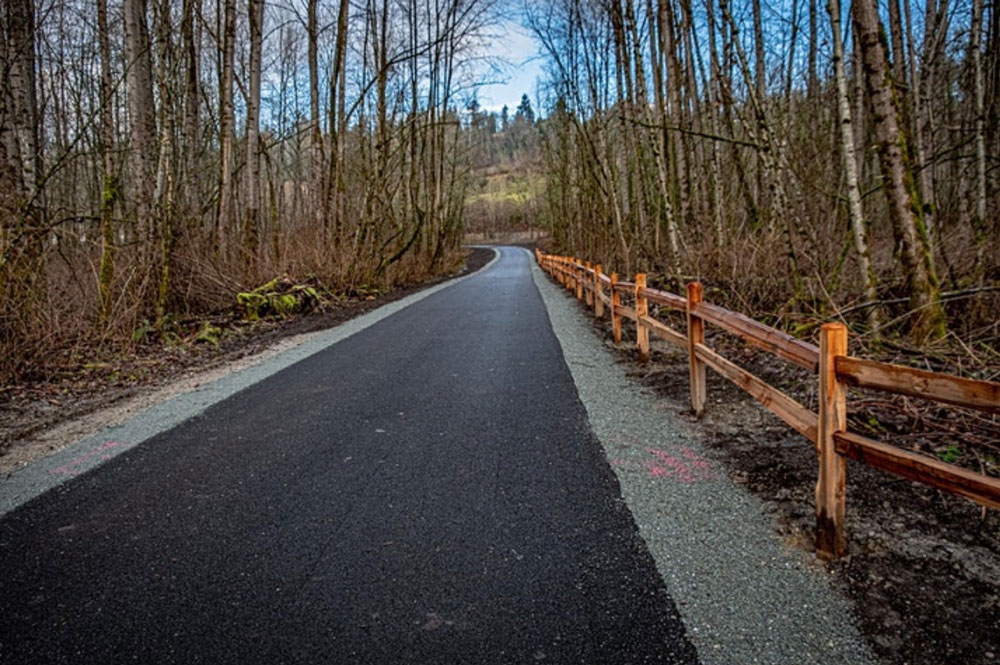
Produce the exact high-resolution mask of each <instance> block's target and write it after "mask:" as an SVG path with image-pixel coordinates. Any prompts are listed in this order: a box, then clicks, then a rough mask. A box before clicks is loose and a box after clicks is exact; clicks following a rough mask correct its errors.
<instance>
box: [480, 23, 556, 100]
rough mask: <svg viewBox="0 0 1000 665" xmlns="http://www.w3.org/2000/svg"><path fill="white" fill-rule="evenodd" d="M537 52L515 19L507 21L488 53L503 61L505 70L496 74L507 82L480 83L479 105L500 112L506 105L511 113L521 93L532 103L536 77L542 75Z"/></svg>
mask: <svg viewBox="0 0 1000 665" xmlns="http://www.w3.org/2000/svg"><path fill="white" fill-rule="evenodd" d="M538 53H539V44H538V42H537V41H536V40H535V38H534V37H533V36H532V35H531V34H530V33H529V32H528V31H527V30H525V29H524V28H523V27H522V26H521V25H519V24H518V23H515V22H513V21H507V22H506V23H505V24H504V25H503V26H502V28H501V31H500V33H499V34H498V37H497V38H496V39H495V40H494V41H493V44H492V47H491V48H490V55H492V56H494V57H497V58H501V59H503V60H504V61H506V67H505V69H506V71H505V72H503V73H501V74H500V75H499V76H498V77H497V78H499V79H501V80H505V81H506V82H504V83H496V84H491V85H484V86H482V87H480V88H479V105H480V108H482V109H483V110H484V111H496V112H499V111H500V109H502V108H503V107H504V105H507V107H509V109H510V111H511V113H513V112H514V109H516V108H517V105H518V104H520V103H521V95H524V94H527V95H528V97H530V98H531V100H532V103H534V101H535V84H536V80H537V79H538V78H540V77H541V75H542V69H541V67H542V61H541V58H539V57H538Z"/></svg>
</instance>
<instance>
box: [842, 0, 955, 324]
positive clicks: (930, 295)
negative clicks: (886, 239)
mask: <svg viewBox="0 0 1000 665" xmlns="http://www.w3.org/2000/svg"><path fill="white" fill-rule="evenodd" d="M852 15H853V19H854V23H855V26H856V27H857V31H858V37H859V40H860V48H861V55H862V58H863V64H864V73H865V82H866V85H867V88H868V92H869V95H870V98H871V108H872V115H873V116H874V129H875V137H876V140H877V142H878V153H879V161H880V163H881V166H882V177H883V181H884V182H883V184H884V188H883V189H884V192H885V196H886V202H887V203H888V207H889V220H890V223H891V225H892V229H893V235H894V237H895V240H896V243H897V246H898V248H899V259H900V265H901V267H902V269H903V276H904V279H905V281H906V291H907V294H908V297H909V299H910V300H909V304H910V309H911V310H912V320H911V323H910V332H911V335H912V336H913V337H914V339H916V340H917V341H921V342H922V341H924V340H926V339H928V338H931V337H934V338H936V337H941V336H943V335H944V333H945V318H944V309H943V308H942V307H941V300H940V297H939V293H938V281H937V275H936V274H935V272H934V264H933V262H932V260H931V254H930V246H929V242H928V238H927V229H926V227H924V224H923V219H922V207H921V203H920V195H919V192H918V191H917V188H916V186H915V184H914V181H913V173H912V171H911V170H910V166H909V164H908V163H907V158H906V152H905V150H904V139H903V134H902V132H901V131H900V128H899V121H898V115H897V110H896V105H895V103H894V97H893V86H892V79H891V77H890V75H889V71H888V67H887V65H886V55H885V52H884V50H883V41H882V34H883V30H882V24H881V21H880V20H879V17H878V10H877V7H876V6H875V5H874V2H873V0H854V4H853V10H852Z"/></svg>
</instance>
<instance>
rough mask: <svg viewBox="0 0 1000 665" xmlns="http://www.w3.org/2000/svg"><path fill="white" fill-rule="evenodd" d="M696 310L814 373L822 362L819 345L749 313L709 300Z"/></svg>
mask: <svg viewBox="0 0 1000 665" xmlns="http://www.w3.org/2000/svg"><path fill="white" fill-rule="evenodd" d="M696 313H697V314H698V316H700V317H701V318H702V319H704V320H706V321H708V322H709V323H714V324H715V325H717V326H719V327H720V328H724V329H726V330H728V331H729V332H731V333H733V334H734V335H739V336H740V337H742V338H743V339H745V340H746V341H747V342H749V343H750V344H753V345H754V346H756V347H758V348H760V349H764V350H765V351H770V352H771V353H773V354H775V355H776V356H779V357H781V358H784V359H785V360H787V361H789V362H792V363H795V364H796V365H798V366H799V367H804V368H805V369H807V370H809V371H810V372H815V371H816V369H817V366H818V365H819V348H818V347H817V346H816V345H814V344H810V343H809V342H803V341H802V340H800V339H798V338H797V337H792V336H791V335H789V334H788V333H784V332H781V331H780V330H775V329H774V328H771V327H769V326H766V325H764V324H763V323H761V322H759V321H755V320H753V319H751V318H750V317H749V316H746V315H743V314H740V313H738V312H731V311H729V310H728V309H724V308H722V307H719V306H718V305H711V304H709V303H706V302H702V303H699V304H698V306H697V308H696Z"/></svg>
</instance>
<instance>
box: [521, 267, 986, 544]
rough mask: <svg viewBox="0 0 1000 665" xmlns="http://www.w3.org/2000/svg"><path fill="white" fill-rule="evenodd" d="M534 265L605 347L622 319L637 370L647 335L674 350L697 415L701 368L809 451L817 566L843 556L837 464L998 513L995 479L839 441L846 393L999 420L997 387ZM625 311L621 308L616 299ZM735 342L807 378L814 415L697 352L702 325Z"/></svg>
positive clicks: (841, 483)
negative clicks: (596, 328)
mask: <svg viewBox="0 0 1000 665" xmlns="http://www.w3.org/2000/svg"><path fill="white" fill-rule="evenodd" d="M535 258H536V259H537V261H538V264H539V265H540V266H541V267H542V269H544V270H545V271H546V272H547V273H548V274H549V275H550V276H551V277H552V278H553V279H555V280H556V281H557V282H559V283H560V284H562V285H563V286H564V287H565V288H566V289H568V290H571V291H575V294H576V297H577V299H578V300H582V301H585V302H586V303H587V306H588V307H590V308H592V309H593V311H594V315H595V316H597V317H598V318H604V317H605V314H606V313H607V314H609V315H610V317H611V323H612V330H613V333H614V339H615V344H621V342H622V323H621V321H622V318H627V319H630V320H632V321H633V322H635V329H636V347H637V349H638V351H639V357H640V359H642V360H645V359H648V357H649V335H650V334H651V333H652V334H653V335H654V336H656V337H659V338H661V339H663V340H665V341H666V342H668V343H669V344H672V345H674V346H676V347H678V348H681V349H684V350H685V352H686V353H687V356H688V366H689V382H690V389H691V408H692V410H693V411H694V412H695V414H697V415H701V414H702V413H703V412H704V410H705V403H706V393H707V389H706V381H705V379H706V377H705V373H706V368H708V367H711V368H712V370H714V371H715V372H717V373H718V374H719V375H721V376H723V377H725V378H726V379H728V380H729V381H731V382H732V383H734V384H736V385H737V386H739V387H740V388H742V389H743V390H744V391H746V392H747V393H749V394H750V395H751V396H753V397H754V398H755V399H756V400H757V401H758V402H760V403H761V404H762V405H763V406H764V407H765V408H766V409H768V410H769V411H771V412H772V413H774V414H775V415H777V416H778V417H779V418H781V419H782V420H784V421H785V422H786V423H787V424H788V425H789V426H790V427H792V428H793V429H794V430H795V431H797V432H798V433H799V434H801V435H802V436H804V437H805V438H806V439H808V440H809V441H811V442H812V443H813V444H814V445H815V448H816V453H817V458H818V475H817V482H816V551H817V554H818V555H819V556H821V557H823V558H828V559H829V558H836V557H839V556H842V555H843V554H844V550H845V540H844V516H845V510H846V479H847V475H846V474H847V460H848V459H852V460H855V461H858V462H861V463H863V464H867V465H868V466H871V467H874V468H877V469H881V470H883V471H886V472H888V473H892V474H894V475H897V476H900V477H902V478H906V479H909V480H912V481H916V482H920V483H923V484H925V485H929V486H931V487H935V488H937V489H940V490H944V491H946V492H951V493H952V494H957V495H959V496H963V497H965V498H967V499H970V500H972V501H975V502H976V503H979V504H981V505H983V506H987V507H990V508H994V509H1000V479H997V478H992V477H989V476H986V475H983V474H977V473H975V472H973V471H970V470H968V469H963V468H961V467H957V466H955V465H953V464H947V463H945V462H942V461H940V460H937V459H934V458H931V457H927V456H925V455H920V454H917V453H914V452H910V451H907V450H903V449H901V448H897V447H895V446H892V445H890V444H886V443H881V442H879V441H874V440H872V439H869V438H866V437H864V436H861V435H858V434H854V433H851V432H848V431H847V388H848V386H858V387H862V388H871V389H875V390H881V391H885V392H890V393H898V394H902V395H909V396H913V397H920V398H925V399H930V400H935V401H938V402H943V403H946V404H951V405H955V406H961V407H968V408H974V409H980V410H983V411H986V412H988V413H1000V383H994V382H992V381H978V380H975V379H965V378H961V377H957V376H952V375H949V374H943V373H940V372H928V371H925V370H920V369H914V368H911V367H904V366H900V365H891V364H887V363H881V362H877V361H874V360H867V359H865V358H856V357H853V356H850V355H848V352H847V327H846V326H844V325H843V324H841V323H828V324H826V325H824V326H822V327H821V328H820V340H819V341H820V343H819V346H816V345H814V344H810V343H808V342H804V341H802V340H800V339H798V338H796V337H793V336H791V335H789V334H787V333H785V332H782V331H780V330H775V329H774V328H771V327H769V326H766V325H764V324H763V323H760V322H759V321H755V320H754V319H751V318H750V317H748V316H745V315H743V314H740V313H738V312H732V311H729V310H727V309H725V308H723V307H719V306H718V305H713V304H711V303H707V302H705V301H704V300H703V299H702V287H701V284H700V283H698V282H692V283H689V284H688V285H687V293H686V295H684V296H682V295H678V294H675V293H670V292H669V291H661V290H659V289H652V288H649V287H648V286H647V285H646V275H645V274H642V273H640V274H637V275H635V277H634V278H633V280H634V281H631V282H629V281H619V279H618V275H617V274H614V273H612V274H611V275H605V274H604V273H603V272H602V269H601V266H600V265H591V264H590V263H589V262H585V261H581V260H580V259H578V258H574V257H568V256H555V255H552V254H546V253H544V252H541V251H539V250H535ZM623 294H625V295H626V296H628V297H630V298H631V299H632V300H634V306H627V305H623V304H622V295H623ZM650 303H652V304H654V305H662V306H664V307H667V308H670V309H672V310H675V311H677V312H682V313H684V315H685V319H686V330H685V331H683V332H681V331H678V330H675V329H674V328H671V327H670V326H669V325H667V324H666V323H664V322H663V321H661V320H659V319H657V318H655V316H651V315H650V313H649V305H650ZM706 323H709V324H712V325H714V326H717V327H719V328H721V329H723V330H725V331H726V332H728V333H730V334H733V335H737V336H738V337H740V338H741V339H743V340H744V341H746V342H747V343H749V344H751V345H753V346H755V347H757V348H759V349H761V350H763V351H766V352H768V353H771V354H773V355H775V356H777V357H779V358H782V359H783V360H785V361H787V362H790V363H792V364H794V365H796V366H798V367H801V368H804V369H806V370H808V371H809V372H811V373H813V374H816V375H817V380H818V383H819V407H818V412H816V413H813V412H812V411H810V410H809V409H807V408H806V407H805V406H803V405H802V404H800V403H799V402H798V401H796V400H795V399H794V398H793V397H791V396H790V395H788V394H786V393H784V392H782V391H781V390H779V389H778V388H775V387H774V386H772V385H770V384H768V383H767V382H766V381H764V380H763V379H761V378H760V377H758V376H756V375H754V374H752V373H751V372H748V371H747V370H745V369H743V368H742V367H740V366H738V365H736V364H735V363H733V362H731V361H730V360H728V359H726V358H725V357H724V356H722V355H721V354H720V353H718V352H717V351H715V350H714V349H712V348H710V347H709V346H707V345H706V344H705V324H706Z"/></svg>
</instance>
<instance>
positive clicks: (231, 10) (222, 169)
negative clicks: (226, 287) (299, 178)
mask: <svg viewBox="0 0 1000 665" xmlns="http://www.w3.org/2000/svg"><path fill="white" fill-rule="evenodd" d="M133 1H134V0H133ZM222 31H223V32H222V61H221V63H220V65H219V66H220V67H221V68H222V71H221V76H220V78H219V205H218V208H217V209H216V216H215V243H216V247H217V249H218V252H219V254H221V255H223V256H224V255H226V253H227V252H228V249H229V247H228V245H229V229H230V227H231V224H232V206H233V131H234V126H235V124H236V121H235V118H234V115H233V53H234V51H235V41H236V0H225V9H224V14H223V27H222Z"/></svg>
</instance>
